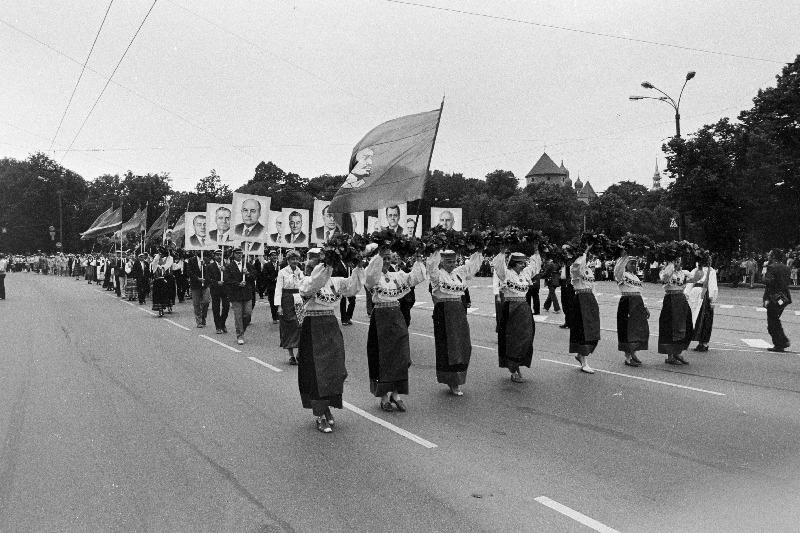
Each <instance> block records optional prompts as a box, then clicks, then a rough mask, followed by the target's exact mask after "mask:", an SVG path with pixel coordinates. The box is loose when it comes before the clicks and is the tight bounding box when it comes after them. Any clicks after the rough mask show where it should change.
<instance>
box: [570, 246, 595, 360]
mask: <svg viewBox="0 0 800 533" xmlns="http://www.w3.org/2000/svg"><path fill="white" fill-rule="evenodd" d="M591 247H592V246H591V244H590V245H588V246H587V247H586V251H585V252H584V253H583V255H582V256H580V257H578V258H577V259H575V262H574V263H572V266H570V278H571V279H572V287H573V289H574V290H575V294H574V295H573V297H572V306H571V316H570V325H569V353H574V354H575V359H577V361H578V362H579V363H580V365H581V371H582V372H586V373H587V374H594V369H593V368H592V367H590V366H589V364H588V363H587V362H586V358H587V357H588V356H589V355H590V354H591V353H592V352H594V350H595V348H597V343H598V342H599V341H600V307H599V306H598V305H597V298H595V296H594V273H593V270H592V267H590V266H589V265H590V264H594V263H593V262H592V263H588V255H589V249H590V248H591Z"/></svg>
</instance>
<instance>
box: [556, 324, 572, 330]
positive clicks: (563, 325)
mask: <svg viewBox="0 0 800 533" xmlns="http://www.w3.org/2000/svg"><path fill="white" fill-rule="evenodd" d="M558 327H559V328H561V329H567V328H569V324H561V325H560V326H558Z"/></svg>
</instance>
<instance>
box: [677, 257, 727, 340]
mask: <svg viewBox="0 0 800 533" xmlns="http://www.w3.org/2000/svg"><path fill="white" fill-rule="evenodd" d="M710 262H711V261H710V258H709V257H708V256H707V255H704V256H702V257H698V258H697V266H696V267H695V269H694V270H692V273H691V274H689V279H690V280H691V283H687V284H686V288H685V289H684V291H683V293H684V294H685V295H686V300H687V301H688V302H689V309H691V310H692V324H694V340H696V341H697V346H695V348H694V351H695V352H707V351H708V341H709V340H710V339H711V329H712V328H713V327H714V302H716V301H717V296H718V295H719V289H718V287H717V272H716V270H714V269H713V268H711V265H710Z"/></svg>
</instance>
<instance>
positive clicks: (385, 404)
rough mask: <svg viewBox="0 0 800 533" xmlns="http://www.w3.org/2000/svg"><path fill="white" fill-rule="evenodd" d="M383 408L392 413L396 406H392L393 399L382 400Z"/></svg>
mask: <svg viewBox="0 0 800 533" xmlns="http://www.w3.org/2000/svg"><path fill="white" fill-rule="evenodd" d="M381 409H382V410H384V411H386V412H387V413H391V412H392V411H394V407H392V402H391V400H390V401H388V402H384V401H382V402H381Z"/></svg>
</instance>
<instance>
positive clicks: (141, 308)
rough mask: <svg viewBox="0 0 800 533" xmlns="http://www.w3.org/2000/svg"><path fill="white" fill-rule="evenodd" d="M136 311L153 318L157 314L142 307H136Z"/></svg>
mask: <svg viewBox="0 0 800 533" xmlns="http://www.w3.org/2000/svg"><path fill="white" fill-rule="evenodd" d="M136 309H138V310H139V311H144V312H145V313H147V314H150V315H153V316H155V315H157V314H158V313H156V312H155V311H151V310H149V309H145V308H144V307H137V308H136Z"/></svg>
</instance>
